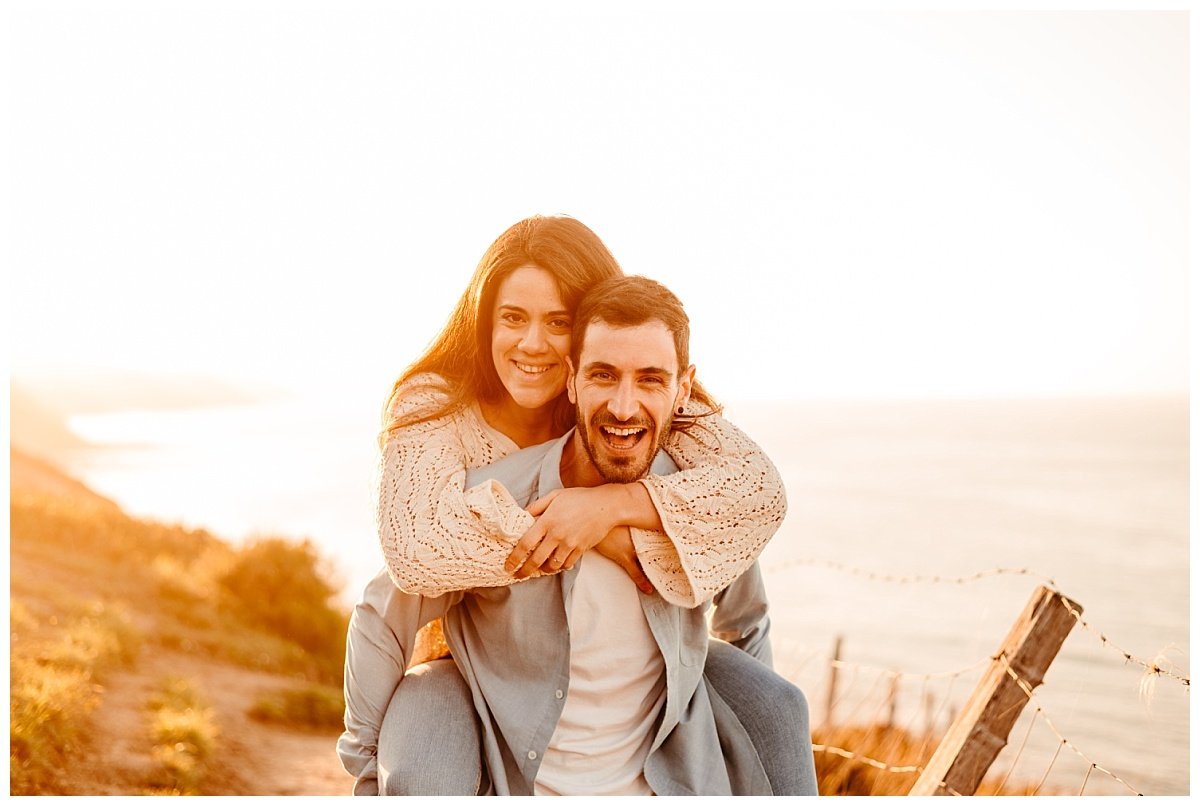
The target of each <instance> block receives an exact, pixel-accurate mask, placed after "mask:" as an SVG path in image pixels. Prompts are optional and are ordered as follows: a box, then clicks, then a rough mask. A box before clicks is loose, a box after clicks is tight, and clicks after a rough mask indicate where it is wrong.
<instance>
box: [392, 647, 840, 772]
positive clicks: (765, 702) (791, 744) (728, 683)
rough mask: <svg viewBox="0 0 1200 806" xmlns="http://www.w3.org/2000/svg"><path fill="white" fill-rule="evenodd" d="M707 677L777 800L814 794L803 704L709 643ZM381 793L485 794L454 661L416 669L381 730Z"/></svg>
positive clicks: (467, 697)
mask: <svg viewBox="0 0 1200 806" xmlns="http://www.w3.org/2000/svg"><path fill="white" fill-rule="evenodd" d="M704 676H705V677H706V678H707V679H708V681H709V683H710V684H711V685H712V687H713V688H714V689H716V691H717V693H718V694H720V696H721V698H722V699H723V700H724V701H725V702H726V704H728V705H729V707H730V709H731V710H732V711H733V712H734V713H735V714H736V715H737V717H738V720H739V721H740V722H741V723H742V726H743V727H744V728H745V730H746V733H747V734H748V735H749V737H750V740H751V741H752V742H753V744H754V749H755V751H756V752H757V753H758V757H759V761H760V762H761V763H762V765H763V769H764V771H765V772H766V774H767V779H768V780H769V781H770V782H771V790H772V792H773V793H774V794H776V795H815V794H817V778H816V769H815V766H814V763H813V750H812V737H811V734H810V732H809V721H808V703H807V701H806V700H805V698H804V694H803V693H802V692H801V691H800V689H799V688H797V687H796V686H794V685H793V684H791V683H789V682H788V681H787V680H784V679H783V678H782V677H780V676H779V675H778V674H776V673H775V672H774V671H772V670H771V669H770V667H768V666H766V665H765V664H763V663H761V662H760V661H758V660H756V659H755V658H753V657H752V656H750V655H748V654H746V653H745V652H743V651H742V650H740V649H737V648H736V647H733V646H731V645H729V644H726V643H724V642H722V641H715V640H714V641H710V642H709V647H708V658H707V660H706V661H705V665H704ZM377 753H378V763H379V793H380V794H381V795H478V794H487V793H488V792H489V791H490V783H489V781H488V778H487V774H486V771H485V770H484V769H483V763H482V752H481V745H480V739H479V721H478V718H477V717H476V714H475V707H474V704H473V703H472V701H471V691H470V689H469V688H468V687H467V684H466V682H465V681H464V680H463V678H462V675H461V674H459V672H458V667H457V666H455V665H454V661H452V660H435V661H430V662H428V663H422V664H419V665H417V666H414V667H413V668H412V669H410V670H409V671H408V673H407V674H406V675H405V676H404V682H403V683H402V684H401V685H400V686H399V687H398V688H397V689H396V694H395V696H393V697H392V702H391V704H390V705H389V706H388V710H387V714H386V715H385V716H384V719H383V725H382V726H381V727H380V731H379V745H378V749H377Z"/></svg>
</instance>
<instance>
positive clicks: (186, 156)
mask: <svg viewBox="0 0 1200 806" xmlns="http://www.w3.org/2000/svg"><path fill="white" fill-rule="evenodd" d="M647 5H650V4H647ZM735 8H736V10H735ZM781 8H783V6H782V4H781V5H773V4H772V5H764V4H749V5H748V6H747V5H743V4H737V5H736V6H735V5H734V4H732V3H723V4H714V3H699V4H693V3H689V4H676V3H667V4H654V5H652V6H651V7H643V6H642V4H637V3H624V2H618V3H611V2H610V3H604V4H599V3H596V4H586V5H580V4H576V5H572V6H571V7H569V8H560V7H559V5H558V4H555V3H527V2H526V3H513V2H505V3H482V2H476V3H454V4H442V3H421V4H418V3H394V2H377V3H364V2H338V3H332V2H326V3H314V2H303V1H301V2H296V1H295V0H288V2H255V0H236V1H234V2H205V3H186V4H185V3H171V2H167V3H164V2H159V1H158V0H155V1H154V2H101V3H97V2H92V1H91V0H89V1H87V2H37V3H34V2H20V3H14V4H11V7H10V14H11V25H10V28H11V35H12V40H11V48H12V62H11V71H12V89H11V102H10V112H11V115H10V126H11V137H10V145H11V155H12V164H11V169H10V170H11V173H10V181H11V187H10V190H9V193H10V200H11V207H12V209H11V243H12V264H11V279H10V287H11V292H12V293H11V296H10V298H9V299H10V302H9V313H10V316H11V347H10V360H11V370H12V373H13V375H14V377H16V378H18V379H19V378H20V376H21V375H22V373H29V372H34V371H42V372H44V371H46V370H47V369H52V370H54V371H58V372H67V373H69V372H74V371H78V370H79V369H81V368H88V367H90V368H97V367H98V368H119V369H133V370H138V371H145V372H149V373H165V372H172V373H199V374H204V375H208V376H212V377H218V378H226V379H229V380H231V381H234V382H238V383H255V384H266V385H271V386H278V387H285V388H289V389H294V390H298V391H300V392H302V393H304V394H314V395H315V394H318V393H319V394H340V395H353V396H367V397H372V398H375V397H379V396H381V395H382V393H383V391H384V390H385V389H386V387H387V385H388V384H389V383H390V381H391V379H392V378H393V377H394V376H395V374H397V373H398V372H399V371H400V370H401V369H402V368H403V367H404V365H405V364H407V363H408V362H409V361H411V360H412V359H413V358H415V357H416V355H417V354H418V352H419V351H420V349H421V348H422V347H423V346H424V344H425V343H426V342H427V341H428V340H429V339H430V338H431V337H432V336H433V335H434V334H435V333H436V331H437V330H438V329H439V327H440V326H441V324H442V322H443V321H444V319H445V317H446V316H447V314H448V313H449V311H450V307H451V305H452V304H453V302H454V300H455V299H456V298H457V296H458V295H459V294H460V293H461V291H462V288H463V287H464V286H465V284H466V281H467V279H468V277H469V276H470V274H471V271H472V270H473V268H474V266H475V264H476V263H477V261H478V259H479V257H480V255H481V254H482V253H483V251H484V249H485V248H486V247H487V245H488V243H489V242H490V241H491V240H492V239H494V238H495V237H496V236H497V235H498V234H499V233H500V232H501V231H503V230H504V229H505V228H506V227H507V226H508V225H509V224H511V223H513V222H514V221H516V220H518V219H520V218H522V217H524V216H526V215H529V214H531V213H567V214H570V215H574V216H576V217H578V218H579V219H581V220H582V221H583V222H584V223H586V224H588V225H589V226H590V227H592V228H593V229H594V230H595V231H596V232H597V233H598V234H599V235H600V236H601V238H603V239H604V240H605V242H606V243H607V244H608V245H609V247H610V248H611V249H612V250H613V252H614V254H615V255H616V256H617V258H618V260H619V261H620V262H621V263H622V265H623V267H624V268H625V270H626V271H627V272H630V273H639V274H646V275H649V276H651V277H654V278H656V279H658V280H661V281H662V282H664V283H666V284H667V285H668V286H670V287H671V288H672V289H674V290H675V291H676V292H677V293H678V294H679V296H680V297H681V298H682V299H683V301H684V303H685V304H686V306H687V307H688V309H689V312H690V313H691V316H692V319H693V327H694V337H693V338H694V341H693V355H694V358H695V360H696V362H697V364H698V366H699V371H700V376H701V377H702V378H704V379H705V381H706V383H707V384H708V385H709V386H710V387H711V388H713V389H714V391H715V392H716V393H717V394H718V396H722V397H727V398H753V397H764V398H810V397H839V396H845V397H890V396H940V395H1048V394H1096V393H1103V394H1129V393H1144V392H1180V391H1183V390H1185V389H1186V388H1187V383H1188V307H1189V306H1188V294H1189V285H1188V265H1189V264H1188V261H1189V251H1188V250H1189V237H1190V231H1189V211H1188V203H1189V188H1190V175H1189V162H1188V109H1189V88H1188V69H1189V68H1188V36H1189V20H1188V15H1187V13H1186V12H1184V11H1167V12H1158V13H1148V12H1134V13H1130V12H1126V13H1117V12H1111V13H1095V12H1093V13H1075V12H1046V11H1043V12H982V11H970V12H942V11H934V12H915V11H886V12H885V11H879V10H871V9H868V8H866V7H861V8H859V9H857V10H850V11H838V12H835V11H831V10H825V11H790V12H789V13H786V14H784V13H782V12H781V11H780V9H781ZM1176 8H1186V6H1184V5H1177V6H1176Z"/></svg>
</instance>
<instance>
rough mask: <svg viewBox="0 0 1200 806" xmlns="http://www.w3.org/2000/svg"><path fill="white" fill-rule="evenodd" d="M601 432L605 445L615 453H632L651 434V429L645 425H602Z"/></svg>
mask: <svg viewBox="0 0 1200 806" xmlns="http://www.w3.org/2000/svg"><path fill="white" fill-rule="evenodd" d="M599 431H600V434H601V436H602V437H603V438H604V444H606V445H607V446H608V447H610V448H612V449H613V450H614V451H631V450H633V449H634V448H636V447H637V446H638V445H639V444H640V443H641V441H642V438H643V437H645V436H646V434H648V433H650V429H649V428H647V427H646V426H644V425H622V426H618V425H602V426H600V428H599Z"/></svg>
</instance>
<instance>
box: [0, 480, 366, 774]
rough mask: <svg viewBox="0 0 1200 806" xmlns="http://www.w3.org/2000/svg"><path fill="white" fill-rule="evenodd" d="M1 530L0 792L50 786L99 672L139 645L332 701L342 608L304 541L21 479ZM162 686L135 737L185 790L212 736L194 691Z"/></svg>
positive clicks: (81, 741)
mask: <svg viewBox="0 0 1200 806" xmlns="http://www.w3.org/2000/svg"><path fill="white" fill-rule="evenodd" d="M10 534H11V542H10V557H11V560H12V574H11V579H10V674H11V687H10V724H9V731H10V736H11V741H10V765H9V767H10V781H11V785H10V792H11V794H56V793H62V792H63V790H62V789H61V787H60V784H59V781H60V780H62V777H63V775H64V773H63V770H64V765H67V764H68V763H69V761H70V759H71V758H72V757H73V756H74V755H75V754H79V753H84V752H86V750H87V741H88V735H89V724H90V723H89V719H90V714H91V713H92V711H93V710H94V709H95V707H96V706H97V704H98V702H99V701H100V698H101V697H102V696H103V689H102V688H101V686H100V685H99V683H100V682H101V681H102V679H103V676H104V674H105V672H106V671H108V670H110V669H113V668H116V667H119V666H121V665H123V664H130V663H133V662H135V660H136V656H137V652H138V649H139V647H142V646H149V647H152V648H153V647H166V648H172V649H177V650H182V651H184V652H187V653H192V654H196V655H198V656H203V657H205V658H206V659H213V658H217V659H223V660H228V661H230V662H232V663H235V664H238V665H241V666H245V667H248V668H251V669H256V670H262V671H266V672H272V673H280V674H287V675H288V676H290V677H292V678H293V679H295V680H298V681H301V682H307V683H308V684H310V685H323V686H325V689H323V690H325V691H333V690H337V691H339V694H338V701H339V708H340V685H341V675H342V666H343V662H344V647H345V630H346V621H347V614H345V613H342V612H340V610H339V609H338V608H337V607H336V606H335V605H334V604H333V599H332V596H333V592H334V589H333V587H332V585H330V584H329V583H328V582H326V581H325V578H324V576H323V574H324V571H323V568H322V566H323V563H322V561H321V559H320V558H319V557H318V556H317V554H316V552H315V551H314V550H313V548H312V546H311V545H310V544H308V543H297V542H295V541H287V540H282V539H273V540H265V541H260V542H259V543H256V544H254V545H252V546H247V547H245V548H242V549H238V548H234V547H231V546H229V545H228V544H225V543H224V542H222V541H220V540H218V539H217V538H215V537H213V536H212V535H211V534H209V533H207V532H205V531H203V530H190V529H184V528H182V527H178V526H170V525H164V524H159V523H154V522H147V521H142V520H138V519H135V518H130V517H128V516H126V515H125V514H123V513H121V512H120V511H119V510H116V509H115V508H113V507H111V506H106V505H104V504H98V503H95V502H91V501H88V500H86V499H75V498H70V499H68V498H62V497H58V496H56V495H54V494H50V493H44V492H28V491H21V490H13V491H12V496H11V499H10ZM259 568H265V569H267V574H266V576H263V575H261V574H256V572H255V571H254V569H259ZM172 687H174V688H172ZM169 691H174V694H173V695H172V696H173V697H174V698H175V699H174V700H168V699H163V701H162V703H161V704H160V705H159V706H158V707H157V708H156V709H155V713H154V716H153V718H152V721H153V727H152V729H151V736H148V737H147V742H148V743H153V745H154V747H155V750H154V756H155V758H156V759H157V760H158V762H159V765H160V767H161V774H160V775H159V776H158V778H157V779H156V780H154V781H149V782H147V786H148V787H150V788H152V789H155V790H156V791H168V792H180V793H187V792H194V791H196V788H197V787H198V786H199V782H200V779H201V777H202V773H203V767H204V765H203V762H204V760H205V759H206V758H208V757H210V755H211V753H212V751H213V748H214V746H215V745H216V743H217V742H218V741H219V738H218V736H217V735H216V733H215V732H214V731H213V730H212V724H213V723H212V720H211V712H209V711H208V710H207V709H206V708H205V707H204V706H203V705H201V704H198V703H197V702H195V700H194V695H189V694H188V693H187V691H184V690H183V689H179V688H178V684H175V683H172V685H171V686H168V687H167V689H164V692H168V693H169ZM166 696H167V694H166V693H164V697H166ZM189 696H191V697H192V699H191V700H188V697H189ZM313 702H314V703H315V702H316V700H315V699H314V700H313ZM307 707H308V708H309V710H310V711H311V712H312V713H313V714H316V713H317V712H318V711H321V707H320V706H318V705H315V704H312V703H310V704H309V706H307ZM289 708H290V709H291V713H293V714H296V713H300V712H302V711H303V709H304V707H303V706H298V705H296V704H295V703H293V704H291V705H290V706H289ZM327 710H328V708H326V709H325V711H327ZM322 713H323V714H324V713H325V712H322ZM339 717H340V710H339ZM320 718H321V719H323V720H325V724H327V721H328V720H327V717H326V716H324V715H322V716H321V717H320Z"/></svg>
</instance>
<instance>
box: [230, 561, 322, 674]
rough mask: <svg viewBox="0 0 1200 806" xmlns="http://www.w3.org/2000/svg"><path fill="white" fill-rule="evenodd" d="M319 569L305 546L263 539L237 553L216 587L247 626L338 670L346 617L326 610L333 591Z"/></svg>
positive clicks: (317, 562)
mask: <svg viewBox="0 0 1200 806" xmlns="http://www.w3.org/2000/svg"><path fill="white" fill-rule="evenodd" d="M320 564H321V559H320V556H319V555H318V554H317V551H316V549H315V548H314V547H313V545H312V543H311V542H309V541H308V540H305V541H303V542H295V541H290V540H283V539H280V538H264V539H261V540H258V541H255V542H253V543H250V544H248V545H246V546H245V547H244V548H243V549H242V550H241V551H239V552H238V554H237V556H236V557H235V558H234V561H233V563H232V565H231V567H230V568H229V570H228V571H226V572H225V573H224V574H223V575H221V577H220V584H221V587H222V588H223V589H224V591H225V593H226V599H227V603H228V605H229V606H230V607H232V608H233V609H234V610H235V611H236V612H237V613H238V614H239V615H240V616H241V617H242V618H243V619H245V620H246V621H247V622H249V623H251V624H254V625H256V626H259V627H262V628H265V629H267V630H269V631H271V632H272V633H274V634H276V635H279V636H282V637H284V638H287V639H288V640H290V641H294V642H295V643H297V644H298V645H300V646H301V647H302V648H304V649H305V650H306V651H308V652H310V653H313V654H315V655H319V656H322V657H326V658H330V659H336V660H337V663H338V665H339V666H340V664H341V659H342V656H343V654H344V652H345V642H346V616H345V615H344V614H343V613H341V612H339V611H338V610H337V609H335V608H334V607H333V606H332V604H331V602H332V600H333V597H334V594H335V593H336V589H335V588H334V587H333V585H331V584H330V583H329V582H328V581H327V580H326V578H325V575H324V574H323V573H322V571H321V568H320Z"/></svg>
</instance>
